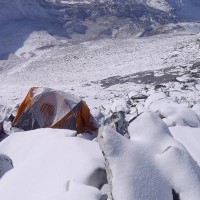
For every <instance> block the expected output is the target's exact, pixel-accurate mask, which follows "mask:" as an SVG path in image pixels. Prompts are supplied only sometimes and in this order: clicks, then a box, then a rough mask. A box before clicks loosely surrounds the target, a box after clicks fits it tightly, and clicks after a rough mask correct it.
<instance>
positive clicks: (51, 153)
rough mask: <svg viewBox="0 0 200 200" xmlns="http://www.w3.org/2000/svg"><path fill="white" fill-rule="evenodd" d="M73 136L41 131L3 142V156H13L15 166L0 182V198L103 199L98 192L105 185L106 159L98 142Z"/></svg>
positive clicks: (64, 133) (53, 131) (64, 132)
mask: <svg viewBox="0 0 200 200" xmlns="http://www.w3.org/2000/svg"><path fill="white" fill-rule="evenodd" d="M73 135H74V132H73V131H70V130H56V129H40V130H39V129H38V130H36V131H29V132H18V133H15V134H12V135H10V136H9V137H8V138H7V139H5V140H4V141H3V142H1V143H0V152H1V154H2V153H3V154H5V155H8V156H9V157H11V159H12V162H13V166H14V168H13V169H12V170H10V171H9V172H8V173H6V174H5V175H4V176H3V177H2V178H1V180H0V196H1V198H2V199H7V200H9V199H10V200H11V199H12V200H13V198H16V199H21V200H25V199H30V200H39V199H41V200H44V199H47V200H50V199H69V200H70V199H81V198H82V196H84V197H85V198H86V197H87V198H88V199H91V200H94V199H97V200H100V198H101V197H102V194H101V192H100V191H99V189H100V187H101V186H102V185H103V184H104V183H106V177H105V172H104V159H103V156H102V154H101V152H100V150H99V148H98V144H97V143H95V142H91V141H87V140H84V139H81V138H78V137H72V136H73ZM0 164H1V162H0ZM100 171H102V173H100ZM13 185H15V186H14V187H13Z"/></svg>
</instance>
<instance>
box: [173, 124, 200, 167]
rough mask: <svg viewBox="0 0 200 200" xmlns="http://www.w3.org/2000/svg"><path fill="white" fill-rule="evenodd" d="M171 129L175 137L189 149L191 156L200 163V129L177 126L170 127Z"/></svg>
mask: <svg viewBox="0 0 200 200" xmlns="http://www.w3.org/2000/svg"><path fill="white" fill-rule="evenodd" d="M170 131H171V133H172V135H173V136H174V138H175V139H176V140H178V141H179V142H181V143H182V144H183V145H184V146H185V147H186V148H187V150H188V151H189V153H190V154H191V156H192V157H193V158H194V159H195V160H196V161H197V162H198V164H199V165H200V156H199V155H200V149H199V139H200V129H199V128H191V127H183V126H175V127H170Z"/></svg>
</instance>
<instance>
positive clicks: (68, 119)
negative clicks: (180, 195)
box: [13, 87, 97, 133]
mask: <svg viewBox="0 0 200 200" xmlns="http://www.w3.org/2000/svg"><path fill="white" fill-rule="evenodd" d="M13 126H15V127H18V128H21V129H23V130H33V129H36V128H46V127H51V128H62V129H71V130H76V131H77V132H78V133H81V132H84V131H95V130H97V127H96V126H95V123H94V121H93V117H92V115H91V113H90V109H89V108H88V106H87V104H86V103H85V102H84V101H82V100H81V99H80V98H78V97H76V96H74V95H72V94H70V93H65V92H62V91H56V90H53V89H51V88H39V87H33V88H31V89H30V90H29V92H28V93H27V95H26V97H25V99H24V100H23V102H22V103H21V105H20V106H19V108H18V111H17V115H16V117H15V119H14V121H13Z"/></svg>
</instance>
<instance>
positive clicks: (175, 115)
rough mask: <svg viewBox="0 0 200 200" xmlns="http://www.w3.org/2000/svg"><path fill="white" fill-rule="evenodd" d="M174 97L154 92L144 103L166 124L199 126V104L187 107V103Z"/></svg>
mask: <svg viewBox="0 0 200 200" xmlns="http://www.w3.org/2000/svg"><path fill="white" fill-rule="evenodd" d="M176 98H177V97H176ZM176 98H175V99H173V96H171V97H167V96H166V94H165V93H155V94H152V95H150V96H149V97H148V98H147V100H146V101H145V104H144V105H145V108H146V109H149V110H151V111H153V112H155V113H157V114H158V115H159V116H160V117H161V118H163V120H164V121H165V123H166V124H167V125H168V126H176V125H179V126H190V127H200V118H199V116H198V115H199V106H198V105H195V106H194V108H189V105H187V104H184V103H180V102H177V100H176Z"/></svg>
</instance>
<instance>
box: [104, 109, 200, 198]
mask: <svg viewBox="0 0 200 200" xmlns="http://www.w3.org/2000/svg"><path fill="white" fill-rule="evenodd" d="M144 123H145V124H146V126H144ZM129 134H130V138H131V141H130V140H128V139H126V138H124V137H122V136H121V135H119V134H118V133H117V132H115V131H114V130H113V129H111V128H110V127H105V128H104V131H103V134H102V139H101V140H102V141H101V143H102V145H101V148H102V150H103V152H104V153H105V158H106V160H107V162H108V167H109V168H110V170H111V172H110V173H111V177H112V178H111V183H110V184H111V185H110V187H111V188H112V195H113V198H114V199H116V200H118V199H127V200H128V199H168V200H170V199H173V198H172V188H173V189H174V190H175V191H176V192H177V193H178V194H179V195H180V198H181V199H184V200H186V199H192V200H197V199H199V198H200V192H199V191H200V190H199V188H200V168H199V166H198V165H197V163H196V162H195V161H194V160H193V158H192V157H191V156H190V154H189V153H188V151H187V150H186V149H185V147H184V146H183V145H182V144H180V143H179V142H178V141H176V140H175V139H174V138H173V137H172V135H171V133H170V131H169V129H168V127H167V125H166V124H165V123H164V122H163V121H162V120H161V119H160V118H159V117H158V116H156V114H153V113H151V112H145V113H143V114H142V115H140V116H139V117H138V118H137V119H136V120H134V121H133V122H132V123H131V124H130V126H129ZM122 188H123V189H122Z"/></svg>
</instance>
